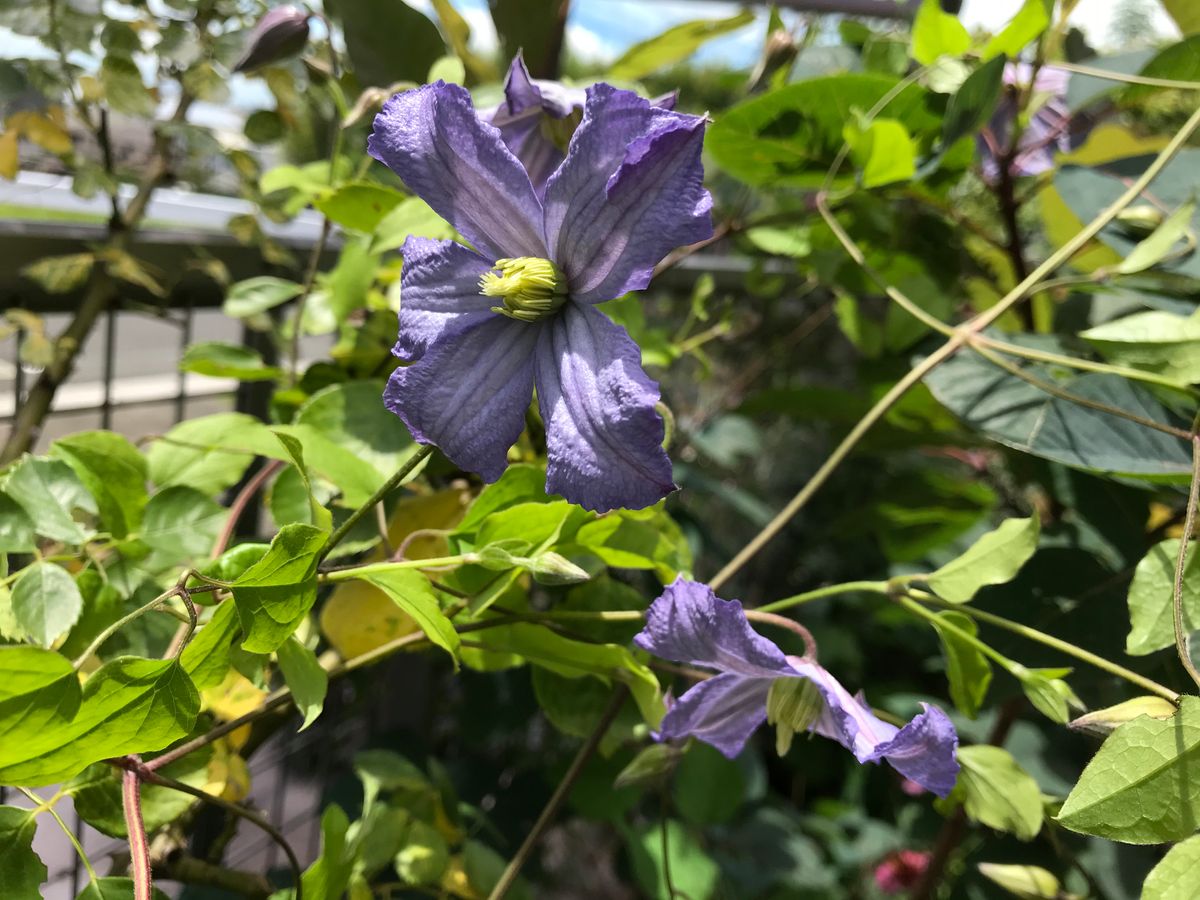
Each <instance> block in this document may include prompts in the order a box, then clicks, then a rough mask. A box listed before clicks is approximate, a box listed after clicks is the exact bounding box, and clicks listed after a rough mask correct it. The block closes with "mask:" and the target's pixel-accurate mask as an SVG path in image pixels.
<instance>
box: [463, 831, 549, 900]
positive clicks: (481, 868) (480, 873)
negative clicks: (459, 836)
mask: <svg viewBox="0 0 1200 900" xmlns="http://www.w3.org/2000/svg"><path fill="white" fill-rule="evenodd" d="M462 863H463V872H464V874H465V875H466V876H467V884H469V885H470V886H471V888H473V889H474V891H475V892H476V893H477V894H478V895H479V896H481V897H486V896H488V895H489V894H490V893H491V892H492V889H493V888H494V887H495V886H496V883H497V882H499V881H500V876H501V875H502V874H504V869H505V866H506V863H505V861H504V857H502V856H501V855H500V854H499V853H497V852H496V851H495V850H493V849H492V848H491V847H489V846H488V845H487V844H484V843H481V842H480V841H475V840H468V841H467V842H466V843H465V844H464V845H463V848H462ZM505 896H506V897H508V898H511V900H532V896H533V895H532V894H531V893H530V892H529V887H528V886H527V885H526V884H525V882H524V881H522V880H521V879H517V880H516V881H515V882H514V883H513V885H512V887H511V888H510V889H509V891H508V893H507V894H505Z"/></svg>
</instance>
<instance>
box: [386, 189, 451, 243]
mask: <svg viewBox="0 0 1200 900" xmlns="http://www.w3.org/2000/svg"><path fill="white" fill-rule="evenodd" d="M410 236H412V237H426V238H434V239H436V240H443V241H448V240H450V239H451V238H453V237H454V228H453V227H451V226H450V225H449V224H448V223H447V222H446V220H445V219H443V218H442V217H441V216H439V215H438V214H437V213H435V212H434V211H433V210H432V209H430V208H429V204H428V203H426V202H425V201H424V200H422V199H421V198H419V197H409V198H408V199H407V200H404V201H402V202H400V203H399V204H398V205H397V206H396V207H395V208H394V209H392V211H391V212H389V213H388V214H387V215H385V216H384V217H383V218H382V219H380V220H379V222H378V223H377V224H376V225H375V234H374V237H373V238H372V240H371V252H372V253H383V252H385V251H387V250H395V249H396V248H397V247H400V246H401V245H402V244H403V243H404V242H405V241H406V240H407V239H408V238H409V237H410Z"/></svg>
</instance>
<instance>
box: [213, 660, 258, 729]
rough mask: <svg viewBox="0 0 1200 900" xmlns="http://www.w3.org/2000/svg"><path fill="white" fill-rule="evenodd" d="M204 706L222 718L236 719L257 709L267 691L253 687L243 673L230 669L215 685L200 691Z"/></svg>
mask: <svg viewBox="0 0 1200 900" xmlns="http://www.w3.org/2000/svg"><path fill="white" fill-rule="evenodd" d="M200 696H201V698H202V699H203V701H204V708H205V709H207V710H208V711H209V712H212V713H213V714H215V715H217V716H219V717H221V718H222V719H236V718H238V717H239V716H244V715H245V714H246V713H248V712H250V711H252V710H255V709H258V707H260V706H261V705H262V702H263V698H264V697H266V696H267V692H266V691H264V690H262V688H257V687H255V686H254V685H253V684H252V683H251V682H250V679H248V678H247V677H246V676H245V675H243V674H241V673H240V672H238V671H236V670H234V669H230V670H229V671H228V672H227V673H226V674H225V679H224V680H223V681H222V682H221V683H220V684H218V685H217V686H216V687H212V688H209V689H208V690H206V691H203V692H202V693H201V695H200Z"/></svg>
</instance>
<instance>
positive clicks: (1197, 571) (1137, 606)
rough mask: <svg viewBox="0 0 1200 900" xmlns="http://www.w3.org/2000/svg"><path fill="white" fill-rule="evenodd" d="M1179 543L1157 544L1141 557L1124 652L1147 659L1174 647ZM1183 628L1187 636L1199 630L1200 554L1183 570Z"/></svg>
mask: <svg viewBox="0 0 1200 900" xmlns="http://www.w3.org/2000/svg"><path fill="white" fill-rule="evenodd" d="M1178 556H1179V539H1178V538H1171V539H1170V540H1166V541H1162V542H1160V543H1158V544H1155V545H1154V546H1153V547H1151V548H1150V550H1149V551H1148V552H1147V553H1146V555H1145V556H1143V557H1142V559H1141V562H1139V563H1138V564H1137V568H1136V569H1135V570H1134V572H1133V581H1131V582H1130V584H1129V626H1130V627H1129V635H1128V637H1126V638H1125V652H1126V653H1128V654H1129V655H1130V656H1145V655H1146V654H1148V653H1153V652H1154V651H1156V650H1162V649H1163V648H1165V647H1173V646H1174V645H1175V612H1174V605H1173V599H1172V598H1173V595H1174V588H1175V561H1176V559H1177V558H1178ZM1183 625H1184V629H1185V630H1186V631H1187V632H1189V633H1190V632H1192V631H1196V630H1198V629H1200V554H1198V553H1197V552H1196V551H1195V550H1194V549H1193V550H1191V551H1190V552H1189V553H1188V560H1187V563H1186V564H1185V566H1184V570H1183Z"/></svg>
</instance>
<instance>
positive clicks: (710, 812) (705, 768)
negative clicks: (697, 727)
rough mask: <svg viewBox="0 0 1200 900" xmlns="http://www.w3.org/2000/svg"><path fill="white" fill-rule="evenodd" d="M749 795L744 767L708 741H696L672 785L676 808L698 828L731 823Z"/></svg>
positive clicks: (692, 744)
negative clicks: (706, 742)
mask: <svg viewBox="0 0 1200 900" xmlns="http://www.w3.org/2000/svg"><path fill="white" fill-rule="evenodd" d="M787 680H793V679H787ZM794 680H797V681H805V679H794ZM808 683H811V682H808ZM745 795H746V777H745V775H744V774H743V770H742V767H741V766H739V765H738V764H737V763H736V762H735V761H733V760H731V759H727V758H726V757H725V756H723V755H722V754H721V752H720V751H719V750H717V749H715V748H713V747H710V746H709V745H708V744H705V743H702V742H700V741H693V742H692V743H691V746H689V747H688V748H687V752H686V753H684V755H683V759H681V760H680V761H679V767H678V768H677V769H676V770H675V780H674V783H673V785H672V788H671V796H672V797H673V799H674V800H675V808H676V809H677V810H678V811H679V815H680V816H682V817H683V820H684V821H685V822H687V823H688V824H689V825H692V826H693V827H696V828H702V827H704V826H706V825H719V824H721V823H722V822H728V821H729V820H730V819H732V818H733V817H734V815H735V814H736V813H737V811H738V809H739V807H741V805H742V802H743V800H744V799H745Z"/></svg>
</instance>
